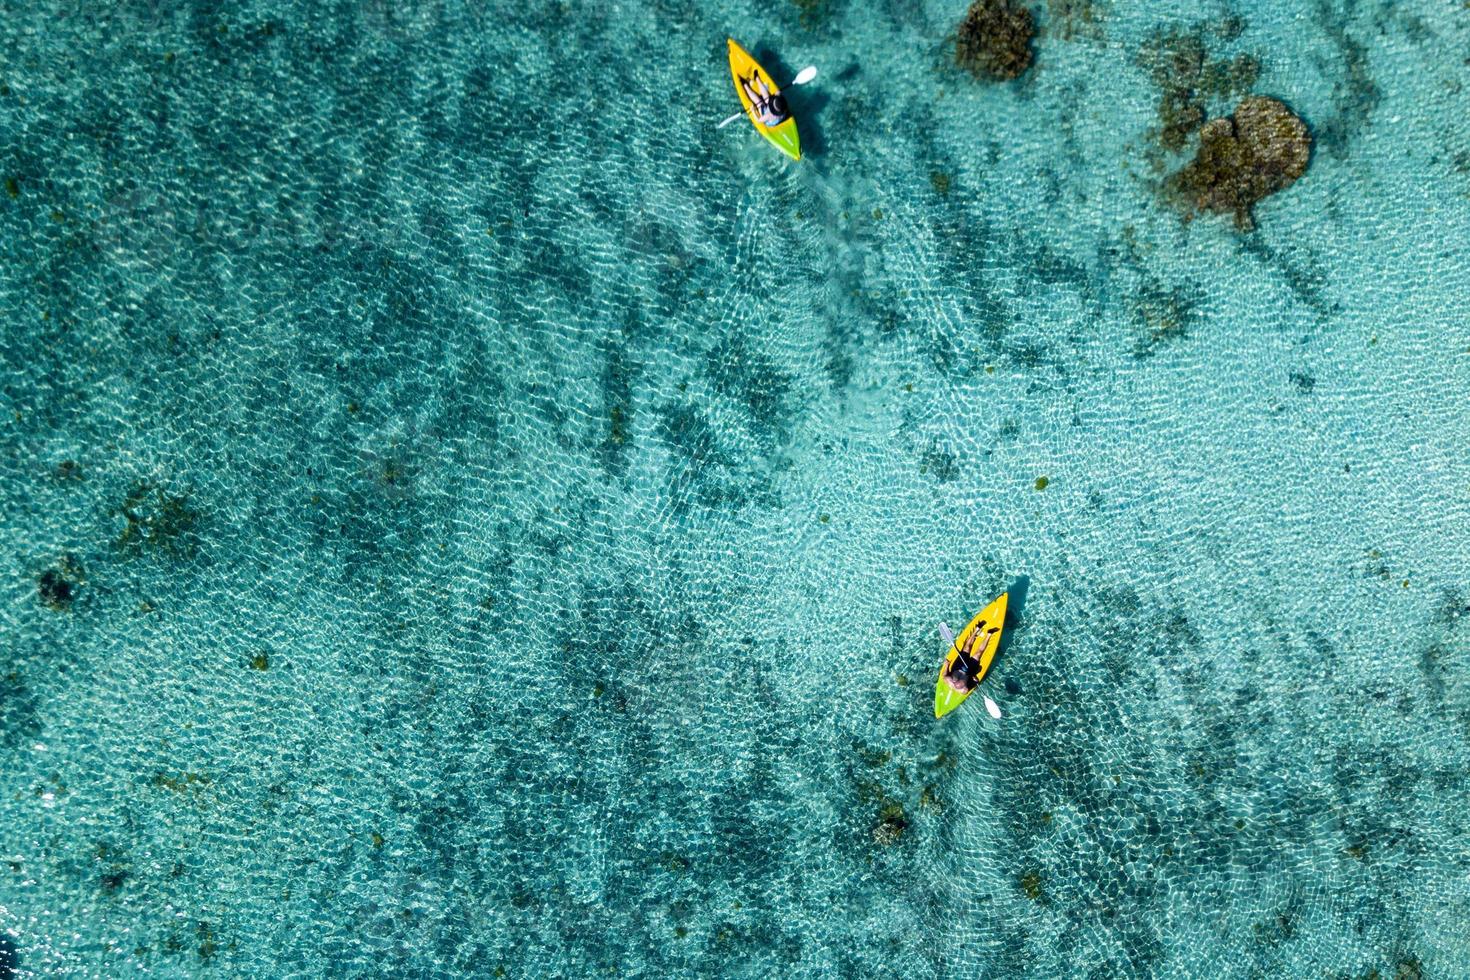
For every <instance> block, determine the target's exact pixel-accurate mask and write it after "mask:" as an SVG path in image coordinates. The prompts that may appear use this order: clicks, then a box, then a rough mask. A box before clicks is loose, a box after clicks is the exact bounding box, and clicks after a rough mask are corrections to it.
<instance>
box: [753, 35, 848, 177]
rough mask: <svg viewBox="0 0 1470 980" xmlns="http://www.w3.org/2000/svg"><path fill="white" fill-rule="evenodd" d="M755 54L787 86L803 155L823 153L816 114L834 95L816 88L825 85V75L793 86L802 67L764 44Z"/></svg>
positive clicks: (824, 140) (784, 90)
mask: <svg viewBox="0 0 1470 980" xmlns="http://www.w3.org/2000/svg"><path fill="white" fill-rule="evenodd" d="M752 54H753V56H754V57H755V60H756V61H758V62H760V63H761V64H762V65H764V66H765V68H766V71H768V72H770V73H771V78H772V79H774V80H775V82H776V84H777V85H786V86H787V87H785V88H782V89H781V94H782V95H784V96H786V103H787V105H789V106H790V107H791V115H792V116H793V117H794V118H795V119H796V131H797V133H798V134H799V135H800V137H801V155H802V156H804V157H819V156H824V155H825V154H826V152H827V138H826V136H825V134H824V133H823V132H822V125H821V123H820V122H818V120H817V116H818V114H820V113H821V111H822V110H823V109H825V108H826V107H827V103H829V102H831V101H832V97H831V96H830V95H828V94H827V93H826V92H823V91H819V90H816V91H813V89H816V87H817V86H820V85H821V84H822V76H821V75H820V74H819V75H817V78H816V81H815V82H812V83H809V84H807V85H790V82H791V80H792V79H793V78H795V77H796V73H797V72H798V71H800V70H801V69H799V68H792V67H791V66H790V65H789V64H787V63H786V61H785V59H784V58H782V57H780V56H779V55H777V54H776V52H774V51H772V50H771V49H770V48H769V47H767V46H766V45H764V44H758V45H756V47H755V50H754V52H752ZM803 67H805V66H803Z"/></svg>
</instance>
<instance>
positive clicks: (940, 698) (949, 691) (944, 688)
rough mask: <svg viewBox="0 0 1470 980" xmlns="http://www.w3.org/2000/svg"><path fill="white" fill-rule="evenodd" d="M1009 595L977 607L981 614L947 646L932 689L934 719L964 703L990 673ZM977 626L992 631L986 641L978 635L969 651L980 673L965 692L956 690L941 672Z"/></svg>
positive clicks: (1003, 594)
mask: <svg viewBox="0 0 1470 980" xmlns="http://www.w3.org/2000/svg"><path fill="white" fill-rule="evenodd" d="M1010 596H1011V594H1010V593H1009V592H1005V593H1002V594H1001V597H1000V598H999V599H996V600H995V601H994V602H992V603H991V604H990V605H988V606H986V607H985V608H984V609H982V610H980V614H979V615H978V616H976V617H975V618H974V619H972V620H970V625H968V626H966V627H965V628H964V630H962V631H961V632H960V635H959V636H956V637H955V638H954V645H953V646H951V647H950V648H949V653H948V654H947V655H946V656H945V658H944V666H942V667H940V668H939V682H938V684H937V686H936V687H935V688H934V717H935V718H943V717H944V716H945V715H947V714H949V713H950V712H951V711H953V710H954V709H956V708H958V707H959V706H960V705H962V704H964V703H965V698H968V697H969V696H970V695H971V694H974V693H975V689H976V688H978V687H979V686H980V682H981V681H983V680H984V679H985V675H986V674H988V673H990V663H991V661H993V660H994V659H995V651H997V650H999V649H1000V633H1001V630H1003V629H1004V628H1005V624H1006V602H1007V601H1009V599H1010ZM977 629H979V630H983V631H984V632H985V633H991V631H992V630H994V632H993V633H991V635H990V638H989V639H988V640H987V639H986V638H985V637H984V635H983V633H982V635H981V638H980V639H978V640H976V641H975V649H974V650H972V651H971V654H972V655H973V656H974V657H975V658H976V659H978V660H979V661H980V676H979V677H977V678H975V686H974V687H972V688H970V689H969V690H968V691H963V692H962V691H956V690H955V689H954V688H952V687H950V686H949V683H948V682H947V681H945V679H944V675H945V674H946V673H948V672H949V665H950V664H952V663H954V659H955V658H956V657H958V656H959V655H960V650H962V649H964V646H965V642H966V641H967V640H969V638H970V634H971V633H973V632H975V630H977ZM982 648H983V649H982Z"/></svg>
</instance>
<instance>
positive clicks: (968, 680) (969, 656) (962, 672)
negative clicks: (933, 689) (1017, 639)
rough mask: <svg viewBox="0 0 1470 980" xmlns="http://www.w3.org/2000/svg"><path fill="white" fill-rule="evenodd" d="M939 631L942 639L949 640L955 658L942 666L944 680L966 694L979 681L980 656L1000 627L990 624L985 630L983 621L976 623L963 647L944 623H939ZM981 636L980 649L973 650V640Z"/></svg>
mask: <svg viewBox="0 0 1470 980" xmlns="http://www.w3.org/2000/svg"><path fill="white" fill-rule="evenodd" d="M939 632H940V634H941V635H942V636H943V637H944V639H946V640H947V641H949V645H950V646H951V647H953V648H954V650H955V658H954V659H953V660H951V661H950V662H949V664H948V665H946V666H945V668H944V675H943V676H944V682H945V683H946V684H948V685H949V686H950V687H952V688H954V689H955V690H956V691H958V692H960V693H961V694H968V693H969V692H970V691H973V690H974V689H975V685H976V684H977V683H979V678H980V673H981V671H982V670H983V667H982V666H981V663H980V658H981V657H983V656H984V655H985V651H986V650H987V649H988V648H989V647H990V641H991V640H992V639H993V638H994V637H995V634H997V633H999V632H1000V627H999V626H992V627H991V628H990V629H988V630H987V629H986V628H985V624H984V623H983V622H981V623H976V624H975V628H974V629H973V630H971V631H970V635H969V636H968V637H966V638H965V645H964V646H963V647H961V646H958V645H957V644H956V643H955V641H954V634H953V633H951V632H950V631H949V627H948V626H947V625H945V624H944V623H940V624H939ZM981 636H984V638H985V641H984V642H983V643H981V644H980V649H979V651H978V652H977V651H976V650H975V641H976V640H977V639H979V638H980V637H981Z"/></svg>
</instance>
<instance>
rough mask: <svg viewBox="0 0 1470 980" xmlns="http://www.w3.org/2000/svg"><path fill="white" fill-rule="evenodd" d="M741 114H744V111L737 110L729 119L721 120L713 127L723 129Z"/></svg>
mask: <svg viewBox="0 0 1470 980" xmlns="http://www.w3.org/2000/svg"><path fill="white" fill-rule="evenodd" d="M743 115H745V113H743V112H737V113H735V115H733V116H731V117H730V118H729V119H726V120H724V121H723V122H721V123H720V124H719V125H718V126H716V127H715V129H724V128H725V127H726V126H728V125H730V124H731V123H732V122H734V121H735V120H737V119H739V118H740V117H741V116H743Z"/></svg>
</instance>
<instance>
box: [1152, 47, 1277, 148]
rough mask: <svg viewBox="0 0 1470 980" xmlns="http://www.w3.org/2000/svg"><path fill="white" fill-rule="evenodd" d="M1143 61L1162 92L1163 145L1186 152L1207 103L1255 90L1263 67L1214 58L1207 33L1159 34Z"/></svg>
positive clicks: (1245, 58) (1247, 60) (1242, 59)
mask: <svg viewBox="0 0 1470 980" xmlns="http://www.w3.org/2000/svg"><path fill="white" fill-rule="evenodd" d="M1138 62H1139V64H1140V65H1142V66H1143V67H1144V68H1145V69H1146V70H1147V71H1148V73H1149V75H1150V76H1151V77H1152V78H1153V82H1154V84H1155V85H1157V86H1158V87H1159V128H1158V129H1157V130H1155V131H1154V136H1155V137H1156V138H1157V139H1158V142H1159V145H1160V146H1162V147H1163V148H1164V149H1166V150H1168V151H1170V152H1171V153H1172V152H1178V151H1179V150H1182V149H1184V146H1185V144H1186V143H1187V142H1188V141H1189V136H1190V134H1191V133H1193V132H1194V131H1195V130H1196V129H1198V128H1199V127H1200V124H1202V123H1203V122H1204V121H1205V110H1206V102H1207V101H1208V100H1211V99H1219V98H1230V97H1232V96H1235V95H1242V94H1244V93H1246V92H1248V91H1250V87H1251V86H1252V85H1254V84H1255V83H1256V78H1257V77H1258V76H1259V74H1260V67H1261V66H1260V64H1259V63H1258V62H1257V61H1256V59H1255V58H1253V57H1251V56H1250V55H1248V54H1238V55H1236V56H1235V57H1234V58H1232V59H1230V60H1228V61H1227V60H1223V59H1213V58H1210V57H1209V54H1208V52H1207V51H1206V50H1205V40H1204V32H1203V29H1197V30H1196V31H1194V32H1193V33H1185V32H1182V31H1174V32H1172V33H1168V34H1163V33H1160V34H1155V35H1154V36H1153V37H1151V38H1150V39H1149V40H1148V41H1147V42H1146V43H1145V44H1144V46H1143V48H1142V49H1141V50H1140V51H1139V54H1138Z"/></svg>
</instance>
